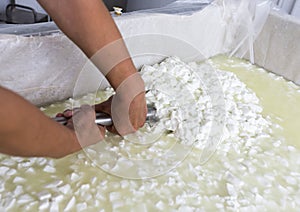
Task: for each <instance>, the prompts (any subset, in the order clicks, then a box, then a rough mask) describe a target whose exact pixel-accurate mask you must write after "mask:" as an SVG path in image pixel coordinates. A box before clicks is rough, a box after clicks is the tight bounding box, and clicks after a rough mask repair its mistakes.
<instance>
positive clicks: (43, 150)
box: [0, 87, 81, 158]
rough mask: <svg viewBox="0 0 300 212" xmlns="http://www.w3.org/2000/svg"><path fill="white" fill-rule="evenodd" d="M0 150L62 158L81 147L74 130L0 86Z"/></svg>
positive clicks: (9, 152)
mask: <svg viewBox="0 0 300 212" xmlns="http://www.w3.org/2000/svg"><path fill="white" fill-rule="evenodd" d="M0 96H1V99H3V100H5V101H2V102H1V110H0V152H2V153H6V154H11V155H18V156H48V157H55V158H56V157H62V156H65V155H67V154H70V153H72V152H75V151H78V150H80V149H81V147H80V145H79V143H78V142H77V139H76V135H75V133H74V131H72V130H70V129H68V128H67V127H64V126H61V125H59V124H57V123H55V122H54V121H52V120H51V119H50V118H48V117H46V116H45V115H44V114H43V113H42V112H41V111H39V109H38V108H36V107H35V106H33V105H32V104H30V103H29V102H27V101H26V100H24V99H23V98H22V97H20V96H18V95H17V94H15V93H13V92H11V91H9V90H7V89H5V88H2V87H0Z"/></svg>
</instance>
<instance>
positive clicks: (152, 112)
mask: <svg viewBox="0 0 300 212" xmlns="http://www.w3.org/2000/svg"><path fill="white" fill-rule="evenodd" d="M147 108H148V112H147V118H146V121H147V122H157V121H158V118H157V117H156V108H155V107H152V106H149V105H148V106H147ZM53 120H54V121H56V122H58V123H60V124H62V125H65V124H67V122H68V119H67V118H65V117H55V118H53ZM95 123H96V124H99V125H102V126H111V125H112V120H111V117H110V116H109V115H108V114H106V113H96V121H95Z"/></svg>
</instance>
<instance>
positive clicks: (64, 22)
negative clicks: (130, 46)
mask: <svg viewBox="0 0 300 212" xmlns="http://www.w3.org/2000/svg"><path fill="white" fill-rule="evenodd" d="M38 2H39V3H40V4H41V5H42V6H43V7H44V9H45V10H46V11H47V12H48V13H49V14H50V15H51V17H52V19H53V20H54V21H55V23H56V24H57V25H58V27H59V28H60V29H61V30H62V31H63V32H64V33H65V34H66V35H67V36H68V37H69V38H70V39H71V40H72V41H73V42H74V43H75V44H76V45H77V46H79V47H80V48H81V49H82V50H83V52H84V53H85V54H86V55H87V56H88V57H89V58H91V57H92V56H93V55H94V54H95V53H96V52H97V51H99V50H100V49H101V48H102V47H104V46H106V45H107V44H109V43H112V42H114V41H116V40H119V39H122V36H121V34H120V32H119V30H118V28H117V26H116V25H115V23H114V21H113V19H112V18H111V15H110V14H109V12H108V11H107V9H106V7H105V5H104V4H103V2H102V1H101V0H88V1H86V0H84V1H83V0H51V1H49V0H38ZM133 73H136V69H135V67H134V65H133V63H132V60H131V59H130V58H128V59H127V60H125V61H123V62H122V63H121V64H119V65H117V66H116V67H114V69H113V70H111V71H110V73H109V74H108V76H107V79H108V81H109V82H110V84H111V85H112V87H113V88H115V89H116V88H117V87H118V85H119V84H120V83H121V82H122V81H123V80H124V79H126V78H127V77H128V76H130V75H132V74H133Z"/></svg>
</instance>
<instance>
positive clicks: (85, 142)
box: [58, 105, 105, 148]
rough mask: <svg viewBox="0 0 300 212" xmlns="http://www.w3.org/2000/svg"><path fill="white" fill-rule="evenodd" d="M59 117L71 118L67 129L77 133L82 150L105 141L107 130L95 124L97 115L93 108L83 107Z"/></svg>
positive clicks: (68, 111)
mask: <svg viewBox="0 0 300 212" xmlns="http://www.w3.org/2000/svg"><path fill="white" fill-rule="evenodd" d="M58 115H59V116H64V117H65V118H69V120H68V122H67V124H66V127H68V128H70V129H71V130H74V131H75V133H76V136H77V139H78V142H79V143H80V145H81V147H82V148H83V147H86V146H89V145H92V144H96V143H97V142H99V141H100V140H103V139H104V134H105V128H104V127H102V126H99V125H97V124H95V119H96V114H95V111H94V109H93V108H92V107H91V106H89V105H82V106H81V107H80V108H75V109H73V110H66V111H65V112H64V113H62V114H58Z"/></svg>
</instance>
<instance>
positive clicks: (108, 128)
mask: <svg viewBox="0 0 300 212" xmlns="http://www.w3.org/2000/svg"><path fill="white" fill-rule="evenodd" d="M106 129H107V131H109V132H111V133H114V134H117V135H120V133H119V132H118V131H117V129H116V128H115V126H114V125H111V126H107V127H106Z"/></svg>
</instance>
